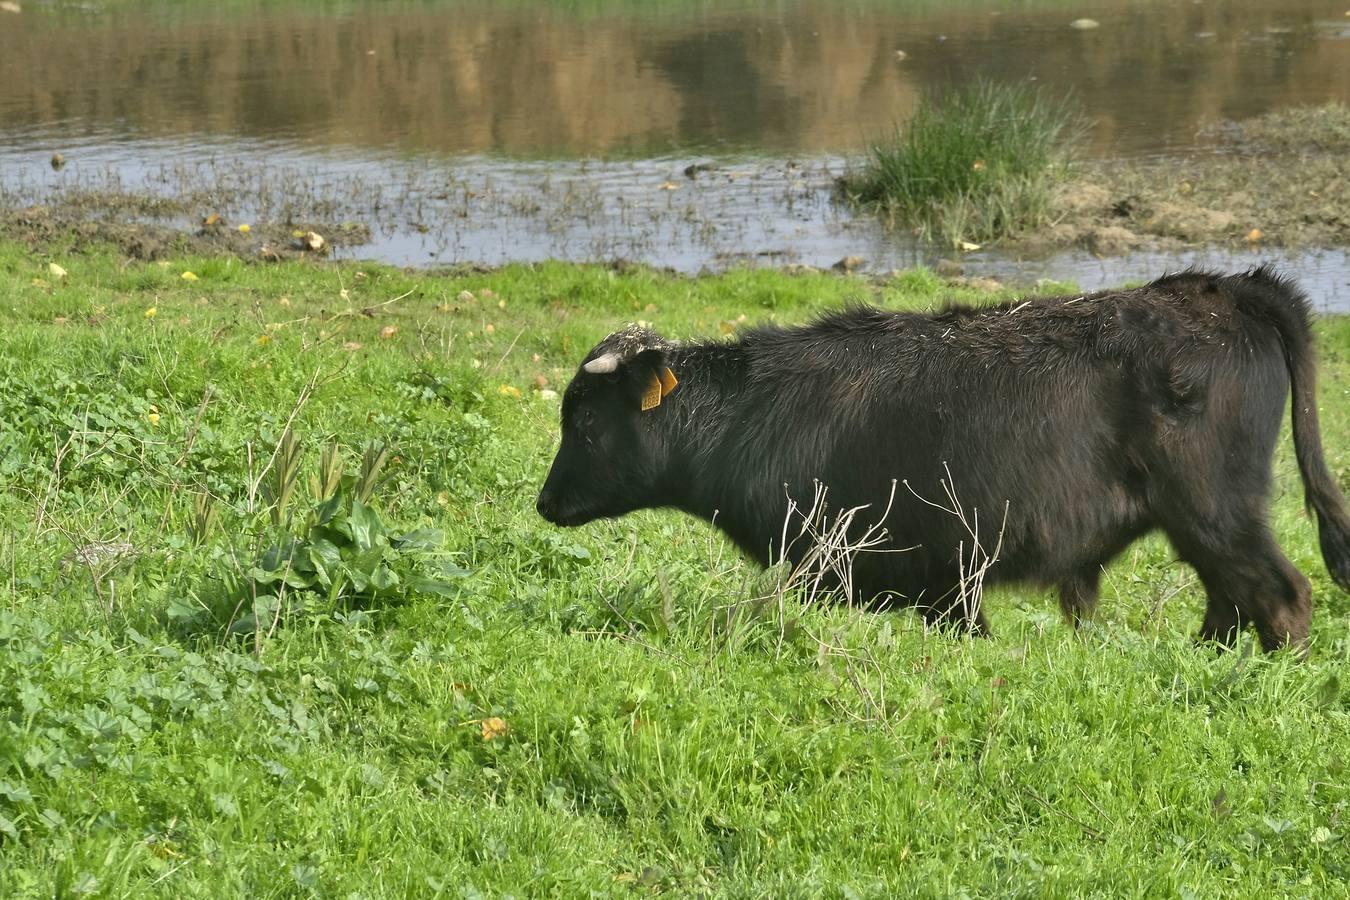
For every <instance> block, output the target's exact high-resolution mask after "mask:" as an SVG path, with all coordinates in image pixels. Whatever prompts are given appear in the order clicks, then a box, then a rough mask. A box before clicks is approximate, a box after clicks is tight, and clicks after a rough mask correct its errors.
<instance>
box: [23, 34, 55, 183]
mask: <svg viewBox="0 0 1350 900" xmlns="http://www.w3.org/2000/svg"><path fill="white" fill-rule="evenodd" d="M14 12H18V10H14ZM65 167H66V158H65V157H64V156H62V155H61V154H60V153H53V154H52V168H53V169H54V170H56V171H57V172H59V171H61V170H62V169H64V168H65Z"/></svg>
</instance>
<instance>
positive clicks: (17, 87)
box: [0, 0, 1350, 156]
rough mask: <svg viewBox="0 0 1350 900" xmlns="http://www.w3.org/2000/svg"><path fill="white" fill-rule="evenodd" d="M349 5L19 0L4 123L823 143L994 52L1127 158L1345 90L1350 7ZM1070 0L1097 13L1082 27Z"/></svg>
mask: <svg viewBox="0 0 1350 900" xmlns="http://www.w3.org/2000/svg"><path fill="white" fill-rule="evenodd" d="M340 8H341V9H343V10H345V11H344V12H342V13H341V14H334V13H331V12H329V13H325V14H319V13H316V12H315V11H314V9H315V8H314V6H313V5H312V4H307V3H301V2H292V3H274V4H262V3H256V2H255V3H248V2H241V0H235V2H231V3H227V4H220V5H214V4H204V3H193V2H188V3H181V4H179V3H175V4H165V3H116V4H107V5H106V6H104V7H99V6H98V5H97V4H95V5H93V6H92V7H90V8H89V10H91V11H89V10H84V8H83V7H82V8H81V10H83V11H70V8H68V7H63V6H58V7H56V8H55V9H54V10H53V9H52V8H50V7H44V6H36V5H34V4H29V5H28V7H27V8H26V10H25V12H24V13H23V14H22V15H17V16H16V15H6V16H4V17H3V18H0V126H3V129H4V130H5V131H7V132H8V131H13V130H16V129H20V128H22V129H31V128H33V127H35V126H40V127H42V128H43V129H45V130H49V131H50V132H51V134H52V136H53V138H55V137H56V136H58V135H61V136H67V137H68V136H72V135H75V134H80V133H85V132H87V131H88V130H89V129H91V128H99V129H105V130H113V131H117V132H121V133H125V134H129V135H151V136H167V135H188V134H216V135H236V136H245V137H258V138H273V139H275V138H282V139H288V140H298V141H303V142H305V143H308V144H320V145H326V144H342V145H356V146H364V147H387V146H396V147H399V148H402V149H403V150H406V151H415V152H426V151H430V152H435V153H504V154H509V155H515V156H549V155H571V156H597V155H599V156H607V155H616V154H623V155H651V154H657V153H668V152H672V151H682V150H688V149H691V148H703V149H707V148H720V149H742V150H743V149H752V150H757V151H767V152H778V153H784V152H786V153H798V152H803V153H808V152H809V153H818V152H835V151H848V150H852V149H854V148H857V147H859V146H860V145H861V144H862V143H863V141H864V140H865V138H866V137H867V136H869V135H874V134H877V133H880V132H883V131H885V130H887V129H889V127H890V126H891V125H892V124H893V123H894V122H896V121H899V120H903V119H904V118H905V116H906V115H907V114H908V113H909V112H910V111H911V110H912V108H913V105H914V103H915V101H916V98H917V97H918V96H919V95H920V93H921V92H922V91H924V90H925V89H927V88H930V87H932V86H934V85H939V84H943V83H948V82H952V81H957V80H966V79H970V78H973V77H975V76H978V75H983V76H987V77H991V78H995V79H999V80H1016V79H1022V78H1027V77H1034V78H1038V79H1039V80H1041V81H1042V82H1044V83H1046V84H1048V85H1050V86H1051V87H1053V88H1055V89H1057V90H1058V89H1063V90H1067V89H1070V88H1072V89H1073V90H1074V91H1076V92H1077V94H1078V96H1079V97H1080V98H1081V99H1082V101H1083V103H1084V105H1085V106H1086V107H1087V108H1088V110H1089V111H1090V112H1091V114H1092V115H1093V116H1094V117H1095V118H1096V119H1097V121H1098V123H1099V126H1098V128H1097V130H1096V132H1095V134H1094V138H1093V146H1092V150H1093V152H1094V153H1097V154H1099V155H1109V156H1115V155H1121V154H1133V153H1148V152H1157V151H1159V150H1167V149H1172V148H1175V147H1178V146H1184V145H1186V144H1188V143H1190V142H1191V141H1192V140H1193V139H1194V135H1195V132H1196V130H1197V128H1198V126H1199V125H1200V124H1201V123H1203V122H1205V121H1210V120H1214V119H1216V118H1221V117H1244V116H1247V115H1252V114H1257V113H1260V112H1264V111H1266V110H1268V109H1270V108H1274V107H1278V106H1282V105H1288V104H1291V103H1301V102H1314V101H1322V100H1326V99H1332V98H1340V99H1350V80H1347V79H1346V78H1345V77H1344V73H1345V72H1346V71H1350V40H1347V39H1346V34H1345V32H1346V28H1345V25H1344V21H1343V12H1344V10H1342V9H1341V8H1340V7H1339V6H1335V5H1334V4H1328V3H1326V2H1309V0H1288V2H1284V3H1280V4H1269V3H1266V2H1263V0H1232V2H1226V3H1214V2H1203V3H1193V2H1183V3H1171V2H1162V0H1158V2H1143V3H1141V2H1124V0H1116V2H1106V3H1083V4H1075V5H1074V6H1073V7H1072V11H1071V14H1070V13H1066V11H1065V9H1066V8H1065V7H1064V5H1063V4H1062V3H1055V2H1041V3H1036V2H1030V3H1024V4H1020V5H1019V4H1013V5H1011V8H1010V4H1008V3H1006V2H1000V3H987V2H986V3H981V2H970V0H967V2H955V3H949V4H943V3H936V2H919V3H883V2H880V0H877V2H866V0H854V2H846V3H839V2H834V0H815V2H808V0H800V2H788V3H784V2H781V0H779V2H769V0H758V2H745V0H743V2H732V3H717V4H708V3H695V2H688V3H679V2H677V3H670V4H664V3H663V4H650V3H648V4H644V3H639V2H637V0H629V2H621V0H615V2H592V3H579V4H558V3H552V2H545V0H539V2H526V0H517V2H505V3H501V2H498V3H487V2H464V3H450V4H429V3H413V2H401V3H399V2H394V3H378V4H361V3H357V4H350V5H346V6H343V7H340ZM324 9H327V6H325V7H324ZM1079 16H1091V17H1093V18H1094V19H1096V20H1098V21H1099V22H1100V23H1101V27H1100V28H1097V29H1094V30H1090V31H1078V30H1074V29H1071V28H1069V27H1068V22H1069V21H1070V20H1072V19H1073V18H1076V17H1079ZM897 50H902V51H904V53H905V54H906V57H905V59H904V60H903V61H901V60H897V58H896V51H897ZM0 140H2V138H0Z"/></svg>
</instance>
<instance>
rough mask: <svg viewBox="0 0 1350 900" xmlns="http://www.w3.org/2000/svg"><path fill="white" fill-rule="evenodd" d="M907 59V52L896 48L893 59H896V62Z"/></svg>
mask: <svg viewBox="0 0 1350 900" xmlns="http://www.w3.org/2000/svg"><path fill="white" fill-rule="evenodd" d="M907 59H909V54H908V53H906V52H905V51H903V50H897V51H895V61H896V62H904V61H905V60H907Z"/></svg>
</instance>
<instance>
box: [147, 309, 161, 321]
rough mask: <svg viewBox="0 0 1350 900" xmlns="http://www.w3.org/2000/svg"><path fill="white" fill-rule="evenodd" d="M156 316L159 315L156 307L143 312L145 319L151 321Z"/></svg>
mask: <svg viewBox="0 0 1350 900" xmlns="http://www.w3.org/2000/svg"><path fill="white" fill-rule="evenodd" d="M157 315H159V309H158V308H157V307H154V306H152V307H150V308H149V309H147V310H146V311H145V317H146V318H147V319H153V318H154V317H155V316H157Z"/></svg>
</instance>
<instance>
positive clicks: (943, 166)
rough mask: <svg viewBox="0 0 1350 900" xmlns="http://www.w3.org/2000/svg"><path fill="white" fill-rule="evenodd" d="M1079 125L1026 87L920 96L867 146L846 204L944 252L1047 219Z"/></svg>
mask: <svg viewBox="0 0 1350 900" xmlns="http://www.w3.org/2000/svg"><path fill="white" fill-rule="evenodd" d="M1084 128H1085V124H1084V122H1083V120H1082V119H1081V117H1080V115H1079V113H1078V112H1077V110H1076V109H1075V107H1074V106H1073V105H1072V103H1070V102H1068V101H1056V100H1052V99H1050V98H1049V97H1048V96H1047V95H1046V94H1045V93H1044V92H1043V91H1042V90H1041V89H1040V88H1039V87H1037V86H1035V85H1030V84H1022V85H1000V84H994V83H991V82H986V81H981V82H976V83H975V84H973V85H969V86H964V87H957V88H952V89H949V90H947V91H944V92H937V93H933V94H929V95H928V96H927V97H925V98H924V99H923V100H922V101H921V102H920V104H919V108H918V110H916V111H915V113H914V116H913V118H911V119H910V121H909V122H908V123H906V124H905V125H904V126H902V127H900V128H898V129H897V130H896V133H895V135H894V137H893V138H892V139H890V140H888V141H878V142H874V143H873V144H872V146H871V150H870V152H869V155H868V158H867V160H866V162H865V163H864V164H863V166H862V169H861V170H860V171H859V172H857V173H856V174H854V175H853V176H851V177H849V178H848V179H846V182H845V187H844V189H845V191H846V192H847V193H848V195H849V196H851V197H853V198H854V199H856V200H857V201H858V202H861V203H863V204H866V205H870V206H873V207H875V208H877V209H878V210H880V211H882V212H883V213H885V214H887V215H889V216H891V217H893V218H894V219H895V221H896V222H897V223H898V224H903V225H906V226H909V227H912V228H914V229H915V230H916V231H918V232H919V233H920V234H921V235H922V236H923V237H925V238H927V239H930V240H934V241H937V242H939V243H942V244H945V245H947V246H950V247H956V246H959V245H960V244H961V243H962V242H981V241H992V240H997V239H999V238H1003V237H1008V236H1011V235H1014V234H1017V233H1018V232H1019V231H1022V230H1024V229H1029V228H1035V227H1037V226H1039V225H1042V224H1044V223H1045V221H1046V220H1047V218H1048V216H1049V213H1050V203H1051V198H1052V194H1053V188H1054V186H1055V184H1056V182H1057V180H1059V179H1061V178H1063V177H1064V175H1065V173H1066V171H1067V167H1068V164H1069V161H1070V157H1071V154H1072V151H1073V149H1074V147H1075V145H1076V144H1077V142H1078V140H1079V139H1080V138H1081V136H1082V134H1083V131H1084Z"/></svg>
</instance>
